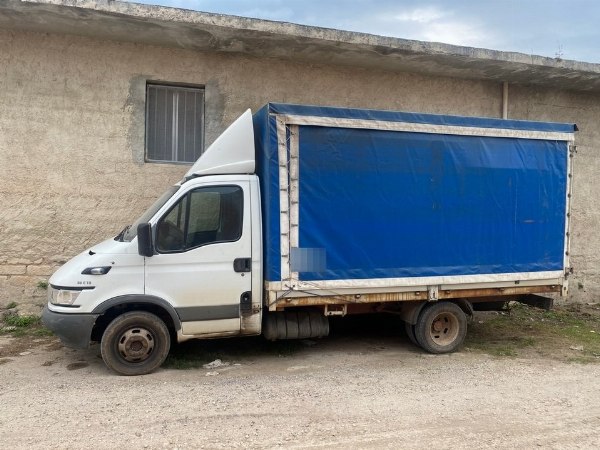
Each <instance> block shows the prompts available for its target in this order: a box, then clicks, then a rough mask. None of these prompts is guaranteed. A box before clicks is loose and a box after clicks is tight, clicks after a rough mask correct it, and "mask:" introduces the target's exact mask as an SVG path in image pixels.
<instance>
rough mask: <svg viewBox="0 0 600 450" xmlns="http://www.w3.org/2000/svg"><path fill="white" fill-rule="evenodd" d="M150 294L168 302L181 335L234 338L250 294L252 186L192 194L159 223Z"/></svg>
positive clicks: (148, 272)
mask: <svg viewBox="0 0 600 450" xmlns="http://www.w3.org/2000/svg"><path fill="white" fill-rule="evenodd" d="M154 242H155V250H156V253H158V254H155V255H154V256H152V257H150V258H146V261H145V292H146V294H147V295H153V296H157V297H160V298H162V299H165V300H167V301H169V302H170V303H171V304H172V305H173V306H174V307H175V309H176V310H177V313H178V314H179V317H180V319H181V321H182V333H183V334H185V335H199V334H211V333H220V334H224V335H227V334H235V333H237V332H239V330H240V302H241V301H244V299H247V298H248V297H249V295H250V292H251V285H252V276H251V273H252V272H251V267H250V262H251V257H252V254H251V220H250V195H249V183H248V182H236V183H231V184H217V185H210V186H209V185H207V186H201V187H197V188H195V189H193V190H190V191H188V192H187V193H186V194H185V195H184V196H183V197H181V198H180V199H179V200H178V201H177V203H176V204H175V205H174V206H173V207H171V208H170V209H169V210H168V211H167V212H166V213H165V214H164V215H163V216H162V217H161V218H160V219H159V220H158V221H157V223H156V224H155V227H154Z"/></svg>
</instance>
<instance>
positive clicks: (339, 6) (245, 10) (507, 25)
mask: <svg viewBox="0 0 600 450" xmlns="http://www.w3.org/2000/svg"><path fill="white" fill-rule="evenodd" d="M136 2H137V3H148V4H155V5H163V6H172V7H176V8H185V9H193V10H196V11H204V12H212V13H219V14H231V15H236V16H244V17H254V18H258V19H267V20H276V21H283V22H293V23H299V24H303V25H313V26H320V27H327V28H336V29H341V30H349V31H359V32H364V33H371V34H378V35H382V36H392V37H398V38H403V39H415V40H420V41H431V42H443V43H446V44H455V45H462V46H469V47H482V48H489V49H494V50H504V51H516V52H521V53H528V54H536V55H542V56H548V57H551V58H561V59H574V60H578V61H585V62H594V63H600V0H446V1H444V0H354V1H351V0H329V1H327V0H149V1H144V0H136Z"/></svg>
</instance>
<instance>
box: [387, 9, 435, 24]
mask: <svg viewBox="0 0 600 450" xmlns="http://www.w3.org/2000/svg"><path fill="white" fill-rule="evenodd" d="M445 15H446V13H444V12H443V11H441V10H440V9H438V8H436V7H435V6H430V7H427V8H416V9H413V10H412V11H408V12H402V13H400V14H397V15H396V16H394V17H393V18H394V19H395V20H398V21H400V22H416V23H423V24H426V23H430V22H433V21H435V20H439V19H441V18H443V17H444V16H445Z"/></svg>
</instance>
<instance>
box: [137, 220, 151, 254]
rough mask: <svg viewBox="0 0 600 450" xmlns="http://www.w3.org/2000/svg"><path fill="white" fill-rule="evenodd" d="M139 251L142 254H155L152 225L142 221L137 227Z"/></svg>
mask: <svg viewBox="0 0 600 450" xmlns="http://www.w3.org/2000/svg"><path fill="white" fill-rule="evenodd" d="M137 238H138V253H139V255H140V256H148V257H150V256H152V255H154V246H153V245H152V227H151V226H150V224H149V223H140V224H139V225H138V227H137Z"/></svg>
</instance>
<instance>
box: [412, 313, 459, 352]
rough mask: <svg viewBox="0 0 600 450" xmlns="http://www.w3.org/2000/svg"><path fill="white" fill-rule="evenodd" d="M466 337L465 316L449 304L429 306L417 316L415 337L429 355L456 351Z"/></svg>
mask: <svg viewBox="0 0 600 450" xmlns="http://www.w3.org/2000/svg"><path fill="white" fill-rule="evenodd" d="M466 335H467V316H466V315H465V313H464V312H463V310H462V309H460V307H459V306H458V305H456V304H454V303H450V302H439V303H431V304H429V305H428V306H427V307H426V308H425V309H424V310H423V311H422V312H421V314H420V315H419V319H418V320H417V325H416V326H415V337H416V338H417V341H418V342H419V345H421V347H423V349H424V350H426V351H428V352H429V353H451V352H453V351H456V350H457V349H458V347H460V346H461V345H462V343H463V341H464V340H465V336H466Z"/></svg>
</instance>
